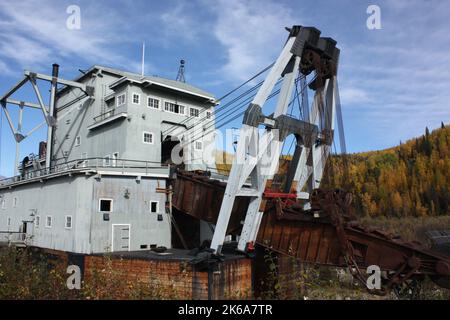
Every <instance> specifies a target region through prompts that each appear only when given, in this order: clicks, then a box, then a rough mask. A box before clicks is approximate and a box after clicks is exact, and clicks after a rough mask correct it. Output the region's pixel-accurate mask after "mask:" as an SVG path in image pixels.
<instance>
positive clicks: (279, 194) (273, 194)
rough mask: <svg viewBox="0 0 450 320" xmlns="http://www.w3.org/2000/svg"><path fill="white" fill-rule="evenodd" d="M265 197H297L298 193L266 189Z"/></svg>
mask: <svg viewBox="0 0 450 320" xmlns="http://www.w3.org/2000/svg"><path fill="white" fill-rule="evenodd" d="M263 198H266V199H273V198H279V199H297V195H296V194H295V193H283V192H273V191H265V192H264V193H263Z"/></svg>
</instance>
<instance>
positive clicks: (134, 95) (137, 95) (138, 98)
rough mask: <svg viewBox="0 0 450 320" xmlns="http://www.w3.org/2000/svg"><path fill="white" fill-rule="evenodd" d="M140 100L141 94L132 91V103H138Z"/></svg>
mask: <svg viewBox="0 0 450 320" xmlns="http://www.w3.org/2000/svg"><path fill="white" fill-rule="evenodd" d="M140 102H141V95H140V94H139V93H133V104H139V103H140Z"/></svg>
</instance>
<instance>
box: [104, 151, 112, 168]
mask: <svg viewBox="0 0 450 320" xmlns="http://www.w3.org/2000/svg"><path fill="white" fill-rule="evenodd" d="M103 166H104V167H109V166H111V156H110V155H109V154H108V155H106V156H104V157H103Z"/></svg>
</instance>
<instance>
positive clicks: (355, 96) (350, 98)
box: [339, 87, 370, 105]
mask: <svg viewBox="0 0 450 320" xmlns="http://www.w3.org/2000/svg"><path fill="white" fill-rule="evenodd" d="M339 94H340V98H341V103H342V104H343V105H352V104H362V103H366V102H369V101H370V99H369V95H368V93H367V92H366V91H365V90H362V89H359V88H355V87H346V88H343V89H340V92H339Z"/></svg>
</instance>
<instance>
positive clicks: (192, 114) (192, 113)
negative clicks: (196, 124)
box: [189, 108, 200, 118]
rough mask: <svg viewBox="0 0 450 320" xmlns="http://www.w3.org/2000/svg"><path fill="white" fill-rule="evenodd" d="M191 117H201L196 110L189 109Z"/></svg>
mask: <svg viewBox="0 0 450 320" xmlns="http://www.w3.org/2000/svg"><path fill="white" fill-rule="evenodd" d="M189 115H190V116H191V117H195V118H198V117H200V111H199V110H198V109H196V108H189Z"/></svg>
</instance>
